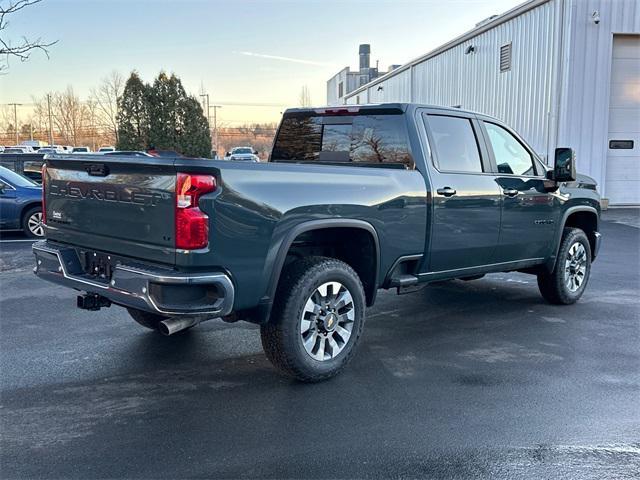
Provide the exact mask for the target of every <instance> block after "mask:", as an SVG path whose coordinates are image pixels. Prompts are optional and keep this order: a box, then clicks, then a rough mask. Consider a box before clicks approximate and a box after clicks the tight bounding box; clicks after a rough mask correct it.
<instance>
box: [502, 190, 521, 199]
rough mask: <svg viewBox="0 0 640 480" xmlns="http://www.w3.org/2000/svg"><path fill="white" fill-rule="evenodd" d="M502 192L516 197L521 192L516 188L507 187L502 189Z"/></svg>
mask: <svg viewBox="0 0 640 480" xmlns="http://www.w3.org/2000/svg"><path fill="white" fill-rule="evenodd" d="M502 193H504V194H505V195H506V196H507V197H515V196H517V195H518V194H519V193H520V192H519V191H518V190H517V189H515V188H505V189H504V190H502Z"/></svg>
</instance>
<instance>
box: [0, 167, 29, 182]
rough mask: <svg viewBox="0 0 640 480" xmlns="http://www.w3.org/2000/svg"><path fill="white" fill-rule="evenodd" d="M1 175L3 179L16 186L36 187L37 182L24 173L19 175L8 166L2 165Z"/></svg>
mask: <svg viewBox="0 0 640 480" xmlns="http://www.w3.org/2000/svg"><path fill="white" fill-rule="evenodd" d="M0 175H2V180H3V181H4V182H7V183H9V184H10V185H13V186H16V187H34V186H37V184H36V183H34V182H32V181H31V180H29V179H28V178H26V177H23V176H22V175H18V174H17V173H16V172H13V171H11V170H9V169H8V168H4V167H0Z"/></svg>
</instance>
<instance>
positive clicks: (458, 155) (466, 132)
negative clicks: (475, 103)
mask: <svg viewBox="0 0 640 480" xmlns="http://www.w3.org/2000/svg"><path fill="white" fill-rule="evenodd" d="M428 118H429V127H430V128H431V133H432V135H433V137H434V141H435V150H436V154H437V158H438V169H439V170H442V171H451V172H482V162H481V161H480V152H479V150H478V142H477V141H476V135H475V133H474V132H473V127H472V126H471V121H470V120H469V119H467V118H460V117H446V116H442V115H429V116H428Z"/></svg>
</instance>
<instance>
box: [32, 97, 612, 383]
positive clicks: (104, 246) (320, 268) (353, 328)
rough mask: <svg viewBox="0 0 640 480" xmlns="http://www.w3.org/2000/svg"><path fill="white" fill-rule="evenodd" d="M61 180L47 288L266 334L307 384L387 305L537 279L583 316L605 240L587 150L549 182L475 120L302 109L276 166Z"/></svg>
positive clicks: (117, 167) (126, 162)
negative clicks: (437, 285) (432, 291)
mask: <svg viewBox="0 0 640 480" xmlns="http://www.w3.org/2000/svg"><path fill="white" fill-rule="evenodd" d="M43 180H44V182H43V186H44V192H45V193H44V196H43V203H44V205H43V212H44V213H45V215H44V220H45V223H46V240H44V241H41V242H39V243H36V244H34V246H33V252H34V253H35V257H36V266H35V268H34V272H35V274H36V275H38V276H39V277H41V278H43V279H46V280H50V281H52V282H54V283H57V284H60V285H66V286H68V287H71V288H74V289H76V290H79V291H80V292H81V294H80V295H79V296H78V298H77V302H78V306H79V307H80V308H83V309H87V310H97V309H100V308H102V307H108V306H110V305H111V304H115V305H119V306H122V307H125V308H126V309H127V310H128V312H129V314H130V315H131V317H132V318H133V319H134V320H135V321H137V322H138V323H140V324H141V325H143V326H145V327H148V328H150V329H154V330H158V331H160V332H161V333H164V334H173V333H177V332H180V331H184V330H186V329H188V328H191V327H193V326H195V325H197V324H198V323H199V322H202V321H204V320H207V319H210V318H219V317H221V318H222V319H223V320H225V321H228V322H232V321H237V320H246V321H249V322H254V323H257V324H259V325H260V335H261V339H262V345H263V347H264V351H265V353H266V356H267V357H268V358H269V360H270V361H271V362H272V363H273V364H274V365H275V366H276V367H277V368H278V369H280V370H281V371H282V372H284V373H286V374H288V375H291V376H293V377H295V378H297V379H299V380H302V381H306V382H314V381H319V380H324V379H326V378H329V377H331V376H333V375H335V374H336V373H338V372H339V371H340V370H341V369H342V368H343V367H344V366H345V365H346V364H347V363H348V362H349V360H350V359H351V358H352V356H353V354H354V352H355V350H356V346H357V345H358V343H359V341H360V338H361V335H362V332H363V327H364V321H365V310H366V307H370V306H372V305H373V304H374V302H375V300H376V293H377V292H378V290H379V289H393V288H395V289H397V290H398V293H403V292H408V291H411V290H416V289H417V288H418V287H419V286H422V285H427V284H429V283H430V282H437V281H442V280H448V279H464V280H471V279H476V278H480V277H481V276H483V275H484V274H487V273H491V272H508V271H519V272H526V273H529V274H532V275H536V276H537V279H538V285H539V290H540V292H541V293H542V296H543V297H544V298H545V299H546V300H547V301H549V302H551V303H554V304H571V303H574V302H576V301H577V300H578V299H579V298H580V296H581V295H582V294H583V292H584V290H585V288H586V285H587V282H588V279H589V273H590V270H591V262H592V261H593V260H594V259H595V258H596V256H597V254H598V248H599V245H600V238H601V237H600V233H599V231H598V223H599V217H600V203H599V195H598V193H597V191H596V183H595V182H594V181H593V180H592V179H591V178H589V177H586V176H580V175H577V174H576V172H575V160H574V154H573V151H572V150H571V149H569V148H559V149H557V150H556V153H555V158H554V166H553V168H548V167H547V166H546V165H545V164H544V163H543V162H542V161H541V160H540V159H539V158H538V156H537V155H536V153H534V151H533V150H532V149H531V147H529V146H528V145H527V143H526V142H525V141H524V140H523V139H522V138H521V137H520V136H519V135H518V134H517V133H516V132H514V131H513V130H512V129H511V128H509V127H508V126H507V125H505V124H503V123H502V122H500V121H499V120H496V119H495V118H491V117H488V116H485V115H482V114H479V113H473V112H469V111H464V110H461V109H457V108H441V107H434V106H425V105H416V104H401V103H396V104H380V105H360V106H345V107H339V108H329V107H328V108H318V109H308V108H307V109H289V110H286V111H285V112H284V114H283V118H282V121H281V124H280V126H279V128H278V131H277V134H276V138H275V140H274V145H273V149H272V153H271V156H270V159H269V162H266V163H249V162H224V161H216V160H208V159H197V158H184V157H175V158H155V157H149V158H140V157H127V156H120V157H106V156H104V157H99V158H97V157H95V156H88V155H87V156H84V155H81V154H75V155H68V156H65V155H50V156H48V158H47V159H46V165H45V166H44V168H43Z"/></svg>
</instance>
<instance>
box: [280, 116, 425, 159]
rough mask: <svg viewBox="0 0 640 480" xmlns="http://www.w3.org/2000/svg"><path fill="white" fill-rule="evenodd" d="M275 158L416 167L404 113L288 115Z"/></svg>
mask: <svg viewBox="0 0 640 480" xmlns="http://www.w3.org/2000/svg"><path fill="white" fill-rule="evenodd" d="M271 161H272V162H278V161H285V162H286V161H295V162H304V161H307V162H314V161H315V162H353V163H359V164H367V165H381V164H382V165H384V166H398V167H407V168H413V161H412V159H411V155H410V153H409V141H408V136H407V127H406V123H405V117H404V116H402V115H355V116H340V117H335V116H313V115H309V116H295V117H294V116H292V117H285V118H284V119H283V121H282V125H281V126H280V130H279V131H278V136H277V137H276V140H275V143H274V147H273V153H272V155H271Z"/></svg>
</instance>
